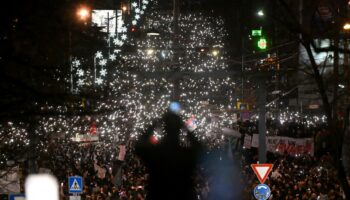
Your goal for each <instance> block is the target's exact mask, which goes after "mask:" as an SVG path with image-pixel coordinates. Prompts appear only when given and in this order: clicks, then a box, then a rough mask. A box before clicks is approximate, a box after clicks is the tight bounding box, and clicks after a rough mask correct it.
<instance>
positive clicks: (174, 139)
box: [135, 112, 201, 200]
mask: <svg viewBox="0 0 350 200" xmlns="http://www.w3.org/2000/svg"><path fill="white" fill-rule="evenodd" d="M162 120H163V123H164V131H165V136H164V138H163V139H162V140H161V141H160V142H159V143H156V142H154V141H153V140H152V134H153V131H154V129H155V127H156V124H153V125H152V126H151V127H149V128H148V129H147V130H146V132H145V133H144V134H143V135H142V136H141V138H140V139H139V141H138V143H137V144H136V147H135V150H136V154H137V155H138V156H139V157H140V158H141V159H142V160H143V162H144V164H145V165H146V167H147V169H148V171H149V175H150V176H149V182H148V188H147V190H148V196H147V199H148V200H158V199H159V200H160V199H161V200H173V199H174V200H175V199H176V200H194V199H197V198H196V194H195V188H194V184H193V176H194V171H195V168H196V164H197V161H198V155H199V151H200V149H201V145H200V143H199V141H198V140H197V139H196V138H195V137H194V135H193V133H191V132H188V134H187V137H188V138H187V139H188V141H189V144H188V145H186V147H183V146H180V138H179V134H180V130H181V129H182V128H183V126H184V123H183V122H182V120H181V117H179V116H178V115H176V114H174V113H171V112H169V113H167V114H165V115H164V117H163V119H162ZM152 141H153V142H152Z"/></svg>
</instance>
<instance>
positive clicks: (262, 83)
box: [257, 72, 267, 164]
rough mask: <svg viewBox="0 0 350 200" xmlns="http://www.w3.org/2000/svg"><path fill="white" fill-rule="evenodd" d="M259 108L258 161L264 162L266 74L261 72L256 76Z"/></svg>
mask: <svg viewBox="0 0 350 200" xmlns="http://www.w3.org/2000/svg"><path fill="white" fill-rule="evenodd" d="M257 96H258V108H259V163H261V164H263V163H266V96H267V94H266V75H265V74H264V72H262V74H261V75H259V77H258V90H257Z"/></svg>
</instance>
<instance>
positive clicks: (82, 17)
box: [68, 6, 90, 93]
mask: <svg viewBox="0 0 350 200" xmlns="http://www.w3.org/2000/svg"><path fill="white" fill-rule="evenodd" d="M76 16H77V18H78V20H79V21H83V22H84V24H86V23H87V19H89V17H90V9H89V8H88V7H87V6H81V7H79V8H78V9H77V11H76ZM68 34H69V35H68V43H69V44H68V45H69V50H68V51H69V65H70V90H71V93H74V82H73V63H72V61H73V55H72V54H73V53H72V31H71V29H69V33H68Z"/></svg>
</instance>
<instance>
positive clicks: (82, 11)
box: [77, 6, 90, 21]
mask: <svg viewBox="0 0 350 200" xmlns="http://www.w3.org/2000/svg"><path fill="white" fill-rule="evenodd" d="M77 15H78V18H79V19H80V20H82V21H85V20H87V19H88V18H89V17H90V9H89V8H88V7H86V6H82V7H80V8H78V10H77Z"/></svg>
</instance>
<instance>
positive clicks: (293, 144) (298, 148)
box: [252, 134, 314, 156]
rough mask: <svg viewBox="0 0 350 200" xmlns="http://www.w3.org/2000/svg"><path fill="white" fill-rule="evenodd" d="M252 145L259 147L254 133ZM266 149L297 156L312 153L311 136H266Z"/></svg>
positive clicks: (257, 137) (257, 138)
mask: <svg viewBox="0 0 350 200" xmlns="http://www.w3.org/2000/svg"><path fill="white" fill-rule="evenodd" d="M252 147H259V135H258V134H254V135H253V139H252ZM266 148H267V149H266V150H267V151H269V152H274V153H280V154H284V153H288V154H289V155H293V156H299V155H303V154H310V155H311V156H313V155H314V140H313V138H290V137H280V136H267V137H266Z"/></svg>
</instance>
